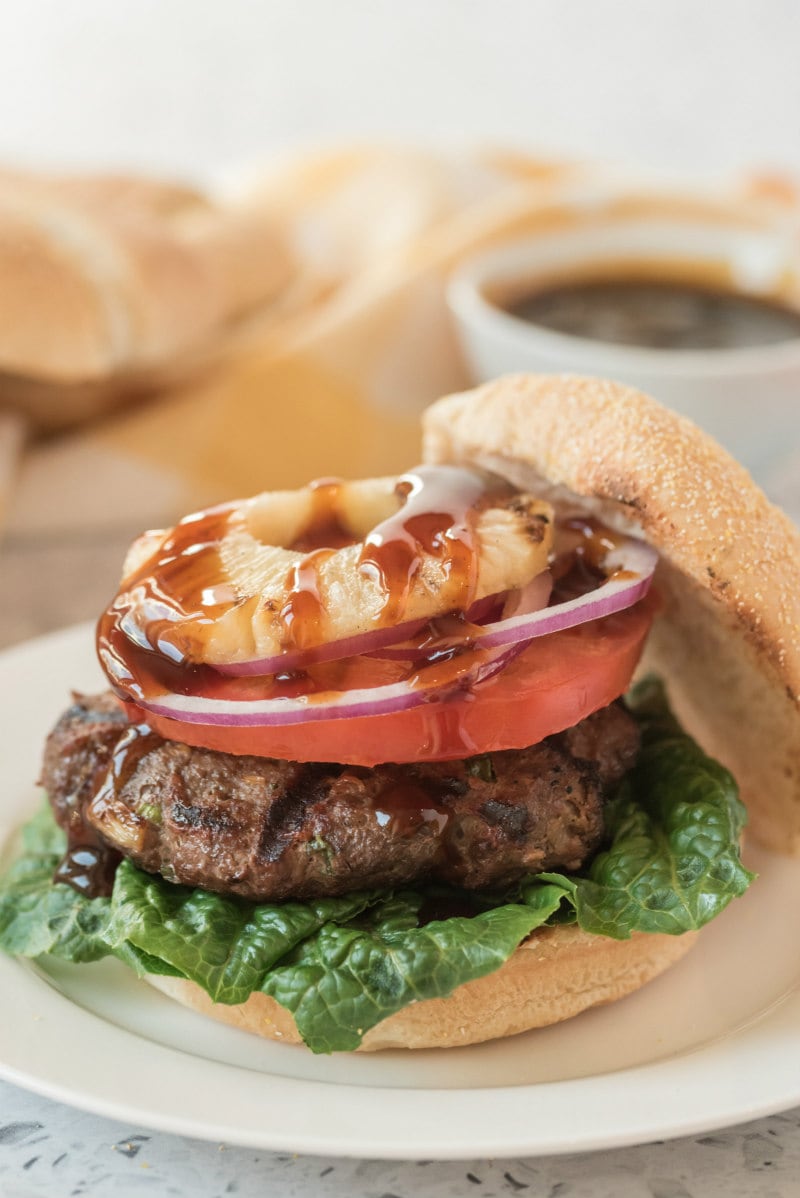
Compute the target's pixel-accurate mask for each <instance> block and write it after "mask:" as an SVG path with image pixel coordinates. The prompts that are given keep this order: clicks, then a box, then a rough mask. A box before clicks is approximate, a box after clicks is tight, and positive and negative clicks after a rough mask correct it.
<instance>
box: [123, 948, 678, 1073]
mask: <svg viewBox="0 0 800 1198" xmlns="http://www.w3.org/2000/svg"><path fill="white" fill-rule="evenodd" d="M696 938H697V933H696V932H690V933H684V934H683V935H682V936H662V935H643V934H638V935H636V934H634V935H633V936H632V937H631V939H630V940H612V939H610V938H609V937H607V936H593V935H590V934H589V933H588V932H582V931H581V930H580V929H579V928H576V927H574V926H573V927H556V928H543V929H541V930H540V931H538V932H534V934H533V935H532V936H530V937H529V938H528V939H527V940H526V941H525V942H524V943H523V944H521V945H520V947H519V948H518V949H517V950H516V952H515V953H514V954H513V955H512V956H511V957H509V959H508V961H506V963H505V965H503V966H502V967H501V968H500V969H498V970H496V971H495V972H494V973H490V974H488V975H487V976H486V977H482V978H477V979H476V980H475V981H474V982H467V983H466V984H465V985H463V986H459V987H458V989H457V990H454V991H453V993H452V994H451V995H449V996H448V997H447V998H431V999H427V1000H425V1001H424V1002H418V1003H414V1004H413V1005H411V1006H409V1007H405V1008H404V1009H403V1010H402V1011H398V1012H397V1013H396V1014H394V1015H390V1016H389V1017H388V1019H384V1020H383V1022H382V1023H379V1024H377V1025H376V1026H375V1027H373V1028H371V1029H370V1030H369V1031H368V1032H367V1033H366V1035H365V1036H364V1039H363V1041H362V1043H361V1046H360V1048H359V1049H357V1051H358V1052H375V1051H376V1050H378V1049H384V1048H452V1047H454V1046H458V1045H466V1044H478V1043H480V1042H481V1041H483V1040H495V1039H499V1038H500V1037H502V1036H513V1035H515V1034H516V1033H517V1032H525V1031H529V1030H530V1029H531V1028H535V1027H546V1026H547V1025H548V1024H551V1023H558V1022H559V1021H560V1020H562V1019H569V1018H571V1016H573V1015H577V1014H579V1013H580V1012H581V1011H585V1010H586V1009H587V1008H588V1007H594V1006H598V1005H601V1004H603V1003H609V1002H614V1001H615V1000H616V999H618V998H623V997H624V996H625V995H626V994H631V993H632V992H633V991H634V990H638V989H639V987H640V986H643V985H644V984H645V982H649V981H650V980H651V978H654V977H656V976H657V975H658V974H659V973H662V972H663V970H665V969H667V968H668V966H670V965H672V964H673V963H674V962H675V961H678V960H679V959H680V958H681V957H682V956H683V955H684V953H686V952H687V951H688V950H689V949H690V948H691V946H692V945H693V944H694V942H695V940H696ZM146 980H147V981H148V982H150V984H151V985H153V986H155V987H156V989H158V990H160V991H162V993H164V994H166V995H168V996H169V997H170V998H174V999H176V1000H177V1001H178V1002H180V1003H183V1004H184V1006H187V1007H190V1008H192V1010H195V1011H198V1012H200V1014H202V1015H208V1016H210V1017H211V1018H212V1019H218V1020H221V1021H222V1022H223V1023H228V1024H230V1025H231V1026H232V1027H238V1028H241V1029H242V1030H244V1031H248V1032H254V1033H255V1034H256V1035H257V1036H265V1037H267V1038H268V1039H271V1040H280V1041H282V1042H283V1043H286V1044H300V1043H302V1041H301V1038H300V1035H299V1033H298V1031H297V1027H296V1025H295V1022H294V1019H293V1018H292V1016H291V1015H290V1013H289V1012H288V1011H287V1010H286V1009H285V1008H284V1007H281V1006H279V1004H278V1003H277V1002H275V1000H274V999H273V998H269V997H268V996H267V995H266V994H259V993H255V994H252V995H251V996H250V998H249V999H248V1000H247V1002H244V1003H240V1004H238V1005H237V1006H227V1005H225V1004H224V1003H216V1002H214V1001H213V1000H212V999H210V998H209V997H208V995H207V994H206V993H205V991H204V990H202V989H201V988H200V987H199V986H198V985H196V984H195V983H194V982H188V981H185V980H184V979H183V978H173V977H162V976H156V975H148V976H147V979H146Z"/></svg>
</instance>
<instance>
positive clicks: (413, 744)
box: [0, 377, 800, 1052]
mask: <svg viewBox="0 0 800 1198" xmlns="http://www.w3.org/2000/svg"><path fill="white" fill-rule="evenodd" d="M424 457H425V462H424V464H423V465H421V466H419V467H416V468H414V469H412V470H409V471H408V472H407V473H406V474H403V475H401V476H400V477H399V478H379V479H370V480H366V481H360V482H343V481H341V480H338V479H322V480H319V481H317V482H314V483H312V484H310V485H309V486H308V487H305V488H303V489H301V490H298V491H294V492H280V493H270V492H266V493H264V494H261V495H257V496H255V497H254V498H252V499H248V500H244V501H241V502H235V503H226V504H223V505H221V506H219V507H217V508H213V509H211V510H209V511H205V512H201V513H198V514H195V515H192V516H188V517H186V519H184V520H182V521H181V522H180V523H179V524H178V525H177V526H176V527H175V528H172V529H169V530H166V531H163V530H162V531H158V532H150V533H146V534H145V535H144V536H142V537H141V538H139V540H138V541H136V542H135V543H134V545H133V547H132V548H131V551H130V553H129V555H128V558H127V560H126V562H125V565H124V569H123V577H122V582H121V584H120V590H119V593H118V594H117V596H116V597H115V599H114V600H113V601H112V603H111V604H110V606H109V607H108V609H107V610H106V611H105V612H104V613H103V615H102V616H101V618H100V621H99V625H98V631H97V646H98V654H99V658H100V662H101V665H102V667H103V669H104V671H105V674H106V676H107V678H108V683H109V690H108V691H107V692H106V693H104V694H101V695H96V696H85V695H75V696H74V699H73V703H72V706H71V707H69V709H68V710H67V711H66V712H65V713H64V715H63V716H62V717H61V719H60V720H59V722H58V724H57V725H56V727H55V728H54V729H53V731H52V732H51V734H50V737H49V739H48V742H47V745H46V749H45V756H44V766H43V771H42V782H43V785H44V787H45V789H46V791H47V795H48V799H49V805H48V806H47V807H46V809H45V810H43V811H42V812H41V813H40V814H39V815H38V816H37V817H36V818H35V819H34V820H33V821H32V823H31V824H29V825H28V827H27V828H26V830H25V832H24V834H23V837H24V845H23V852H22V855H21V857H20V858H19V859H18V861H17V862H16V863H15V865H14V866H12V868H11V870H10V871H9V873H8V875H7V877H6V879H5V881H4V883H3V890H2V894H1V895H0V945H1V946H2V947H3V948H4V949H5V950H6V951H8V952H10V953H15V954H18V955H21V956H31V957H36V956H40V955H42V954H47V953H49V954H52V955H54V956H56V957H60V958H63V959H67V960H70V961H78V962H83V961H87V962H88V961H93V960H96V959H98V958H100V957H103V956H106V955H114V956H116V957H118V958H120V959H121V960H122V961H124V962H125V963H126V964H127V965H129V966H130V967H131V968H132V969H133V970H135V971H136V973H137V974H138V975H140V976H141V977H143V978H145V979H146V980H147V981H148V982H151V983H153V984H154V985H156V986H157V987H159V988H160V989H161V990H163V991H165V992H166V993H167V994H169V995H171V996H173V997H174V998H176V999H178V1000H179V1001H181V1002H183V1003H186V1004H188V1005H190V1006H192V1007H195V1008H196V1009H198V1010H200V1011H202V1012H204V1013H206V1014H208V1015H212V1016H214V1017H216V1018H219V1019H222V1020H225V1021H227V1022H230V1023H233V1024H235V1025H237V1026H239V1027H243V1028H247V1029H249V1030H250V1031H253V1032H257V1033H259V1034H261V1035H264V1036H269V1037H273V1038H275V1039H278V1040H283V1041H285V1042H296V1041H298V1040H302V1041H304V1042H305V1044H306V1045H308V1047H309V1048H310V1049H311V1050H312V1051H314V1052H332V1051H336V1050H353V1049H358V1048H363V1049H378V1048H397V1047H409V1048H428V1047H436V1046H441V1047H444V1046H450V1045H463V1044H470V1043H474V1042H477V1041H481V1040H486V1039H491V1038H493V1037H499V1036H506V1035H510V1034H513V1033H516V1032H521V1031H524V1030H527V1029H529V1028H534V1027H539V1026H542V1025H545V1024H549V1023H553V1022H555V1021H557V1020H560V1019H564V1018H567V1017H569V1016H572V1015H575V1014H577V1013H578V1012H579V1011H582V1010H584V1009H585V1008H587V1007H590V1006H593V1005H595V1004H597V1003H605V1002H609V1001H612V1000H614V999H618V998H621V997H622V996H623V995H625V994H628V993H629V992H631V991H633V990H636V989H637V988H638V987H640V986H641V985H642V984H643V983H645V982H647V981H648V980H649V979H651V978H653V977H655V976H656V975H657V974H659V973H660V972H661V971H662V970H663V969H665V968H666V967H667V966H668V965H670V964H671V963H672V962H674V961H676V960H677V959H678V958H679V957H681V956H682V955H683V954H684V952H686V950H687V949H688V948H689V947H690V946H691V945H692V943H693V942H694V940H695V937H696V933H697V931H698V930H699V929H700V928H701V927H702V926H703V925H704V924H705V923H707V922H708V921H709V920H710V919H712V918H714V916H716V915H717V914H718V913H719V912H720V911H721V910H722V909H723V908H724V907H725V906H726V905H727V904H728V902H729V901H730V900H731V899H732V898H735V897H737V896H738V895H741V894H742V893H743V891H744V890H745V889H746V887H747V886H748V884H749V882H750V880H751V877H750V875H749V874H748V872H747V871H746V870H745V869H744V867H743V866H742V864H741V861H740V857H739V844H740V838H741V835H742V829H743V826H744V823H745V809H746V810H747V812H748V814H749V818H750V824H751V828H752V831H753V833H754V834H755V836H756V837H757V838H758V839H759V840H760V841H762V842H763V843H765V844H767V845H770V846H772V847H777V848H780V849H784V850H785V849H789V850H791V851H797V850H798V849H800V710H799V708H798V704H799V702H800V700H799V698H798V696H799V695H800V598H798V596H800V565H798V563H800V536H798V533H797V531H796V530H795V528H794V527H793V526H792V525H791V523H790V522H789V521H788V519H787V518H786V517H784V516H783V515H782V514H781V513H780V512H779V511H778V510H777V509H775V508H774V507H772V506H771V505H770V504H769V503H768V501H767V500H766V499H765V497H764V496H763V495H762V493H761V492H760V491H759V490H758V489H757V488H756V486H755V485H754V484H753V482H752V481H751V480H750V478H749V476H748V475H747V474H746V472H745V471H744V470H743V469H742V468H741V467H740V466H738V465H737V464H736V463H735V462H734V461H733V460H732V459H731V458H730V457H729V456H728V455H727V454H726V453H725V452H724V451H723V450H721V449H720V448H719V447H718V446H717V445H716V444H715V443H714V442H713V441H712V440H711V439H710V438H709V437H707V436H706V435H705V434H703V433H702V432H700V430H698V429H697V428H696V427H695V426H694V425H692V424H691V423H689V422H688V421H687V420H685V419H683V418H681V417H678V416H676V415H674V414H672V413H670V412H668V411H666V410H664V409H663V408H661V407H660V406H659V405H657V404H656V403H655V402H653V401H652V400H650V399H648V398H646V397H645V396H643V395H640V394H638V393H637V392H635V391H632V390H630V389H627V388H623V387H619V386H616V385H614V384H611V383H604V382H598V381H594V380H590V379H579V378H569V377H558V378H546V377H516V378H507V379H501V380H499V381H497V382H495V383H491V384H488V385H486V386H484V387H481V388H480V389H478V390H477V391H474V392H470V393H468V394H464V395H456V396H451V397H449V398H447V399H444V400H441V401H440V402H439V403H437V404H434V405H433V407H432V408H430V409H429V411H428V412H427V414H426V417H425V434H424ZM635 674H637V675H638V676H639V678H640V680H639V681H638V682H634V675H635ZM667 696H668V698H667ZM668 702H669V705H668ZM673 712H674V713H675V714H673ZM695 738H696V739H695ZM701 745H702V748H701V747H700V746H701ZM707 754H712V755H713V756H709V755H707ZM720 763H722V764H720ZM734 778H736V779H737V781H738V786H739V788H740V789H741V795H742V799H743V800H744V803H743V802H742V801H741V799H740V798H739V797H738V794H737V784H736V783H735V782H734Z"/></svg>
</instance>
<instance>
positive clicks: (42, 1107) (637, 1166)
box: [0, 1083, 800, 1198]
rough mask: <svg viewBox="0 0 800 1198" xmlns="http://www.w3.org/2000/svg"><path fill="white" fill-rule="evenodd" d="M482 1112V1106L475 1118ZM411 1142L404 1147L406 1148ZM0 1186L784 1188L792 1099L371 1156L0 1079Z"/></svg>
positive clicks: (768, 1196)
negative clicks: (330, 1155)
mask: <svg viewBox="0 0 800 1198" xmlns="http://www.w3.org/2000/svg"><path fill="white" fill-rule="evenodd" d="M489 1117H491V1115H490V1112H487V1118H489ZM412 1151H413V1148H412ZM0 1194H2V1196H3V1198H38V1196H39V1195H42V1196H44V1195H46V1196H47V1198H62V1196H63V1198H66V1196H67V1195H69V1196H70V1198H107V1196H108V1195H111V1194H113V1195H115V1198H128V1195H130V1196H131V1198H133V1196H135V1195H138V1194H157V1195H163V1196H165V1198H166V1196H167V1195H170V1196H174V1198H223V1196H224V1195H228V1194H235V1195H237V1198H262V1196H263V1195H267V1194H270V1195H272V1194H274V1195H280V1196H281V1198H283V1196H286V1198H340V1196H342V1198H344V1196H345V1195H347V1198H412V1195H426V1196H428V1195H429V1196H431V1198H456V1196H461V1195H469V1196H470V1198H471V1196H472V1195H474V1196H475V1198H490V1196H492V1195H505V1194H511V1195H519V1196H520V1198H525V1195H526V1194H528V1195H530V1196H531V1198H751V1196H755V1195H758V1196H759V1198H794V1196H795V1195H798V1194H800V1108H798V1109H797V1110H794V1111H789V1112H787V1113H785V1114H782V1115H773V1116H771V1117H770V1118H767V1119H759V1120H757V1121H756V1122H755V1123H747V1124H743V1125H742V1126H740V1127H735V1128H730V1129H728V1130H726V1131H719V1132H714V1133H711V1134H705V1135H701V1136H697V1137H692V1138H688V1139H683V1140H672V1141H667V1142H664V1143H655V1144H647V1145H641V1146H639V1147H635V1148H618V1149H614V1150H612V1151H608V1152H593V1153H585V1154H580V1155H574V1156H560V1157H539V1158H527V1159H521V1158H518V1159H514V1160H503V1161H501V1160H493V1161H486V1160H475V1161H450V1162H437V1161H408V1162H397V1161H371V1160H346V1159H331V1160H327V1159H324V1158H322V1157H311V1156H297V1155H294V1154H288V1153H272V1152H261V1151H253V1150H249V1149H245V1148H232V1147H229V1146H227V1145H226V1144H219V1143H204V1142H202V1141H199V1140H189V1139H185V1138H183V1137H180V1136H171V1135H164V1134H162V1133H158V1132H148V1131H147V1130H145V1129H143V1128H140V1127H129V1126H126V1125H125V1124H122V1123H116V1122H114V1121H112V1120H110V1119H101V1118H98V1117H97V1116H95V1115H88V1114H85V1113H84V1112H82V1111H77V1110H74V1109H73V1108H72V1107H67V1106H62V1105H61V1104H60V1103H56V1102H51V1101H49V1100H47V1099H44V1098H39V1097H38V1096H36V1095H33V1094H28V1093H27V1092H25V1091H24V1090H19V1089H17V1088H16V1087H15V1086H11V1085H8V1084H7V1083H0Z"/></svg>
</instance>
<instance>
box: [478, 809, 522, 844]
mask: <svg viewBox="0 0 800 1198" xmlns="http://www.w3.org/2000/svg"><path fill="white" fill-rule="evenodd" d="M479 810H480V813H481V815H482V816H483V817H484V818H485V819H486V821H487V822H488V823H490V824H494V825H495V827H498V828H500V829H502V831H503V832H505V834H506V835H507V836H508V837H509V839H511V840H514V841H516V842H517V843H519V842H520V841H522V840H524V839H525V836H526V835H527V832H528V828H529V826H530V819H529V818H528V812H527V811H526V809H525V808H524V807H515V806H513V805H512V804H511V803H501V802H498V800H497V799H488V800H487V801H486V802H485V803H483V804H482V805H481V807H480V809H479Z"/></svg>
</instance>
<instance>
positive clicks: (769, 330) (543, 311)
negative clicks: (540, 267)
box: [506, 278, 800, 350]
mask: <svg viewBox="0 0 800 1198" xmlns="http://www.w3.org/2000/svg"><path fill="white" fill-rule="evenodd" d="M506 308H507V310H508V311H509V312H510V313H511V315H512V316H516V317H518V318H519V319H521V320H525V321H528V322H529V323H530V324H536V325H540V326H541V327H542V328H546V329H552V330H553V331H554V332H557V333H569V334H571V335H572V336H574V337H586V338H589V339H590V340H592V341H605V342H608V343H610V344H614V345H636V346H641V347H645V348H648V349H676V350H686V349H690V350H705V349H737V348H745V347H748V346H749V347H752V346H757V345H775V344H778V343H780V342H781V341H790V340H793V339H795V338H800V312H798V311H795V310H794V309H793V308H790V307H788V306H786V305H784V304H782V303H780V302H779V301H778V300H775V299H771V298H769V297H766V296H760V295H746V294H744V293H743V292H737V291H726V290H723V289H722V288H715V287H713V286H708V287H704V286H702V285H701V284H696V283H690V282H678V281H673V280H660V279H639V278H629V279H626V278H616V279H588V280H584V281H577V280H570V281H568V282H561V283H553V284H551V285H549V286H547V287H543V288H542V289H541V290H538V291H536V292H534V293H532V294H528V295H525V296H523V297H522V298H517V299H515V300H514V301H513V303H511V304H507V305H506Z"/></svg>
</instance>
